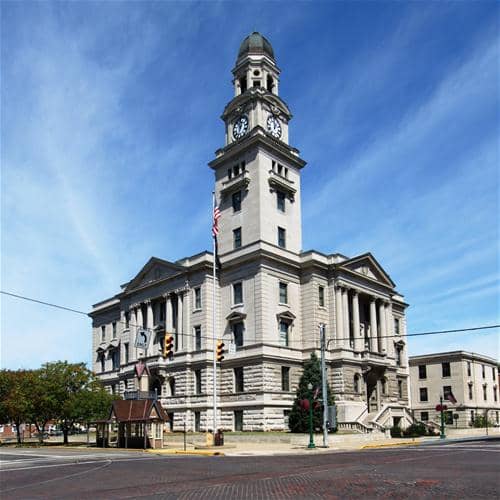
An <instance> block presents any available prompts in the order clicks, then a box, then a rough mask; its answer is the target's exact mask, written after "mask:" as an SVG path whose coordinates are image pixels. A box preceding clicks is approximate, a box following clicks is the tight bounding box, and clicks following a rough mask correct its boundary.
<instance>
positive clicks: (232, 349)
mask: <svg viewBox="0 0 500 500" xmlns="http://www.w3.org/2000/svg"><path fill="white" fill-rule="evenodd" d="M227 352H228V353H229V354H236V344H235V343H234V342H231V343H230V344H229V345H228V348H227Z"/></svg>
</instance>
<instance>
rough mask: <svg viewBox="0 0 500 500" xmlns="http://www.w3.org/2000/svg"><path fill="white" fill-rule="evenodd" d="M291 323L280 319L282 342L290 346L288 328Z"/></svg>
mask: <svg viewBox="0 0 500 500" xmlns="http://www.w3.org/2000/svg"><path fill="white" fill-rule="evenodd" d="M289 326H290V325H289V324H288V323H287V322H286V321H283V320H282V321H280V344H281V345H284V346H286V347H288V329H289Z"/></svg>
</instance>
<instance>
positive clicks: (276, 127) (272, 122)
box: [267, 115, 281, 139]
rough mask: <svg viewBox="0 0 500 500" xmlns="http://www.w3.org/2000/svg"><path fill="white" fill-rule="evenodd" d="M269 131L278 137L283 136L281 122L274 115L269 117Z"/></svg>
mask: <svg viewBox="0 0 500 500" xmlns="http://www.w3.org/2000/svg"><path fill="white" fill-rule="evenodd" d="M267 131H268V132H269V133H270V134H271V135H272V136H273V137H274V138H276V139H279V138H280V137H281V124H280V121H279V120H278V118H276V116H274V115H269V116H268V117H267Z"/></svg>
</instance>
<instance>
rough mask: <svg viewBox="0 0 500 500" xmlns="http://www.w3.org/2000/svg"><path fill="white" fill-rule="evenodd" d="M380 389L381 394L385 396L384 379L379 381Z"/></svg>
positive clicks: (385, 386) (385, 385) (385, 383)
mask: <svg viewBox="0 0 500 500" xmlns="http://www.w3.org/2000/svg"><path fill="white" fill-rule="evenodd" d="M380 389H381V392H382V394H383V395H384V396H385V395H386V394H387V379H386V378H385V377H384V378H383V379H381V380H380Z"/></svg>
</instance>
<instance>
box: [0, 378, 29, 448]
mask: <svg viewBox="0 0 500 500" xmlns="http://www.w3.org/2000/svg"><path fill="white" fill-rule="evenodd" d="M33 380H34V372H33V370H17V371H13V370H1V371H0V422H2V423H13V424H15V426H16V435H17V442H18V443H21V441H22V437H21V425H22V424H24V423H26V422H29V420H30V417H31V415H32V404H31V400H30V397H29V395H30V392H31V388H32V384H33Z"/></svg>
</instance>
